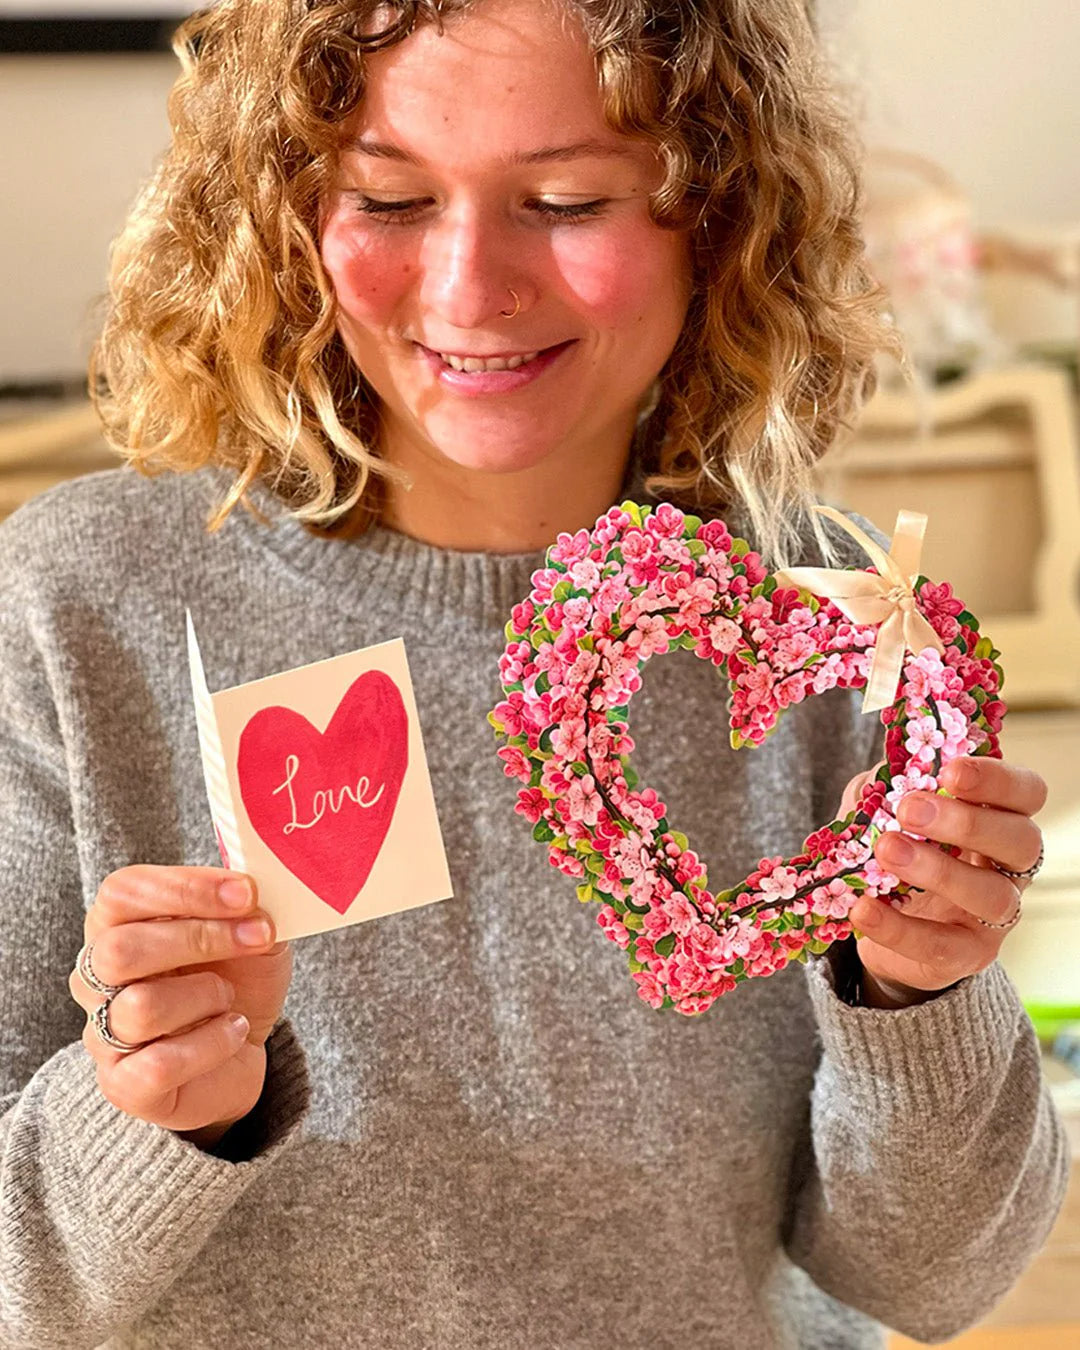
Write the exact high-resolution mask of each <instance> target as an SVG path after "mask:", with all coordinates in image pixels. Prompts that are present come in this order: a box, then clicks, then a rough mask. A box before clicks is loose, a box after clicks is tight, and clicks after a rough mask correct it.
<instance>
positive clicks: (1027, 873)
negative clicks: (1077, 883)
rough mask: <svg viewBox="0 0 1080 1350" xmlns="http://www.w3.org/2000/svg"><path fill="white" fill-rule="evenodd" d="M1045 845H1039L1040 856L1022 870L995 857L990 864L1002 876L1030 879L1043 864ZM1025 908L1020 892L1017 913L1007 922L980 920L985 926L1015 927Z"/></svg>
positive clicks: (1021, 879) (1017, 899)
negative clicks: (997, 860)
mask: <svg viewBox="0 0 1080 1350" xmlns="http://www.w3.org/2000/svg"><path fill="white" fill-rule="evenodd" d="M1043 847H1044V846H1043V844H1040V845H1039V856H1038V857H1037V858H1036V859H1035V861H1034V862H1033V863H1032V864H1031V866H1030V867H1025V868H1024V870H1023V871H1022V872H1013V871H1011V870H1010V869H1009V868H1008V867H1002V865H1001V864H1000V863H996V862H994V860H993V858H991V859H990V865H991V867H993V869H994V871H995V872H1000V873H1001V875H1002V876H1004V877H1010V878H1011V879H1012V880H1013V881H1030V880H1031V879H1032V877H1034V875H1035V873H1036V872H1038V870H1039V868H1040V867H1041V866H1042V865H1043ZM1023 908H1024V898H1023V896H1022V895H1020V894H1019V893H1018V894H1017V897H1016V913H1015V914H1014V915H1013V916H1012V918H1011V919H1008V920H1006V922H1005V923H991V922H990V920H989V919H980V920H979V922H980V923H981V924H982V926H983V927H984V928H1013V927H1015V926H1016V924H1018V923H1019V922H1020V913H1021V911H1022V910H1023Z"/></svg>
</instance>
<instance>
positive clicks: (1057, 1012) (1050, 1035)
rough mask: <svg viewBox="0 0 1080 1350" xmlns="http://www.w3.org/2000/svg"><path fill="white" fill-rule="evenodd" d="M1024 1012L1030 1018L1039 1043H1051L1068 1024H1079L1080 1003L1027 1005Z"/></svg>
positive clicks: (1026, 1003) (1025, 1003)
mask: <svg viewBox="0 0 1080 1350" xmlns="http://www.w3.org/2000/svg"><path fill="white" fill-rule="evenodd" d="M1024 1011H1025V1012H1026V1013H1027V1015H1028V1016H1029V1017H1030V1018H1031V1023H1032V1026H1034V1028H1035V1035H1036V1036H1038V1038H1039V1040H1040V1041H1052V1040H1053V1039H1054V1037H1055V1036H1056V1035H1057V1034H1058V1032H1059V1031H1061V1030H1062V1029H1063V1028H1064V1027H1066V1026H1068V1025H1069V1023H1080V1003H1028V1002H1027V1001H1025V1002H1024Z"/></svg>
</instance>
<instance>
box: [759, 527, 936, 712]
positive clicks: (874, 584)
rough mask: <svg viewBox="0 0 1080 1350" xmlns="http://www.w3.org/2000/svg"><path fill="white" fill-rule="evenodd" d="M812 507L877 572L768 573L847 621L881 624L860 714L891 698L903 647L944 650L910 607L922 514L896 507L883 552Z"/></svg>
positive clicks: (824, 569)
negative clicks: (859, 549)
mask: <svg viewBox="0 0 1080 1350" xmlns="http://www.w3.org/2000/svg"><path fill="white" fill-rule="evenodd" d="M814 510H815V511H817V512H819V513H820V514H821V515H823V516H828V517H829V519H830V520H834V521H835V522H836V523H837V525H839V526H840V528H841V529H843V530H846V531H847V532H848V534H850V535H851V537H852V538H853V539H855V540H857V541H858V542H859V543H860V544H861V545H862V547H863V548H864V549H865V550H866V552H867V553H868V554H869V555H870V557H871V559H872V560H873V563H874V566H875V567H876V568H877V569H878V572H879V574H880V575H878V576H875V575H874V574H873V573H872V572H860V571H854V572H848V571H841V570H839V569H837V568H831V567H789V568H788V569H787V570H786V571H781V572H774V573H773V575H774V576H775V577H776V581H777V584H778V585H781V586H797V587H799V588H800V589H802V590H807V591H811V592H812V593H813V594H814V595H818V596H822V597H823V598H825V599H827V600H832V601H833V602H834V604H835V605H836V607H837V609H839V610H840V611H841V612H842V613H844V614H846V615H847V617H848V618H849V619H850V620H851V621H852V623H857V624H870V623H877V624H880V625H881V626H880V628H879V629H878V635H877V642H876V644H875V646H874V657H873V660H872V661H871V663H870V672H869V674H868V676H867V680H866V691H865V693H864V695H863V705H862V710H863V712H864V713H868V712H877V711H878V710H879V709H881V708H887V707H889V706H890V705H891V704H892V703H894V702H895V701H896V686H897V683H898V682H899V679H900V671H901V668H902V666H903V663H904V651H905V649H907V650H910V651H912V652H921V651H922V650H923V649H924V648H926V647H933V648H934V650H935V651H936V652H937V653H938V654H939V655H944V654H945V644H944V643H943V642H942V640H941V638H939V637H938V635H937V633H935V632H934V629H933V628H932V627H931V626H930V623H929V622H928V621H927V619H926V618H924V616H923V615H922V614H920V613H919V611H918V610H917V609H916V607H915V581H916V578H917V577H918V576H919V556H920V554H921V553H922V545H923V534H924V533H925V531H926V516H924V515H922V514H921V513H920V512H918V511H898V512H897V515H896V529H895V530H894V531H893V537H892V546H891V547H890V549H889V552H888V553H883V552H882V550H881V547H880V545H878V544H877V543H875V542H874V540H873V539H871V538H870V536H869V535H867V534H864V533H863V531H862V530H860V529H859V527H858V525H855V524H853V523H852V522H851V521H850V520H848V518H847V516H845V515H841V513H840V512H839V511H835V510H834V509H833V508H832V507H831V506H815V507H814Z"/></svg>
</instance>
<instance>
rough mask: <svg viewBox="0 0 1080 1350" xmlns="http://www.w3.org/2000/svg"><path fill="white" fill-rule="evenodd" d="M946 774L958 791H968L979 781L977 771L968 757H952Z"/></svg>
mask: <svg viewBox="0 0 1080 1350" xmlns="http://www.w3.org/2000/svg"><path fill="white" fill-rule="evenodd" d="M948 775H949V782H950V783H951V784H952V786H953V787H954V788H956V790H957V791H958V792H970V791H971V789H972V788H973V787H974V786H975V784H976V783H977V782H978V781H979V771H978V769H977V768H976V767H975V765H974V764H972V762H971V760H969V759H954V760H953V762H952V763H951V764H949V765H948Z"/></svg>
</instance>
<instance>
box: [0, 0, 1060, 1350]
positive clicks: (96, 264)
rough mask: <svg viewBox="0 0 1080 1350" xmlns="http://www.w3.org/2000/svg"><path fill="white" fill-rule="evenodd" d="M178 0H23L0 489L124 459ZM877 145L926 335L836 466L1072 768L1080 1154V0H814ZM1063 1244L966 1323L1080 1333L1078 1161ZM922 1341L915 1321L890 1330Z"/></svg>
mask: <svg viewBox="0 0 1080 1350" xmlns="http://www.w3.org/2000/svg"><path fill="white" fill-rule="evenodd" d="M182 8H183V6H182V3H181V4H179V5H178V4H173V3H170V0H59V3H58V4H57V3H55V0H38V3H34V0H0V126H2V127H3V133H4V134H3V136H2V138H0V147H2V148H0V156H2V169H3V184H4V187H3V192H2V195H0V283H2V290H0V294H2V296H3V302H2V305H3V309H2V315H3V317H2V322H0V517H2V516H3V515H5V514H7V513H8V512H10V511H11V510H13V509H15V507H16V506H17V505H18V504H19V503H20V502H21V501H23V500H25V499H26V498H27V497H29V496H32V495H33V494H35V493H37V492H39V491H41V490H43V489H44V488H46V487H47V486H49V485H50V484H51V483H53V482H55V481H57V480H58V479H60V478H63V477H67V476H70V475H73V474H78V473H83V472H90V471H93V470H95V469H98V468H103V467H112V466H113V464H114V462H115V461H114V460H113V458H112V457H111V456H110V455H109V453H108V452H107V451H106V450H105V448H104V446H103V445H102V444H101V442H100V440H99V439H98V437H97V434H96V430H95V424H94V419H93V417H92V415H91V413H90V411H89V408H88V405H87V404H86V401H85V398H84V390H83V370H84V365H85V358H86V353H87V351H88V348H89V343H90V341H91V338H92V335H93V332H94V327H95V318H94V313H95V305H96V302H97V299H98V296H99V295H100V293H101V291H102V288H103V286H104V280H105V268H106V260H107V254H108V247H109V242H110V240H111V238H112V237H113V235H114V234H115V232H116V231H117V229H118V228H119V226H120V224H121V222H122V220H123V217H124V214H125V211H126V209H127V207H128V205H129V203H130V201H131V199H132V196H133V194H134V192H135V190H136V188H137V186H138V184H139V183H140V181H141V180H142V179H143V178H144V177H145V176H146V175H147V174H148V173H149V171H150V170H151V168H152V167H153V165H154V163H155V160H156V158H157V156H158V155H159V154H160V152H161V151H162V149H163V147H164V145H165V143H166V140H167V137H168V123H167V118H166V109H165V100H166V96H167V93H168V90H169V88H170V85H171V83H172V81H173V78H174V75H175V72H176V66H175V62H174V59H173V57H172V55H171V54H170V53H169V52H168V51H167V49H165V50H162V47H163V45H164V44H163V38H164V35H165V34H166V33H167V32H168V30H169V28H170V27H171V26H172V24H173V23H174V22H175V19H176V18H177V17H179V14H180V12H182ZM816 21H817V25H818V29H819V32H820V35H821V41H822V43H823V44H824V45H825V46H826V48H827V49H828V51H829V53H830V56H831V58H832V62H833V65H834V68H835V70H836V72H837V75H838V78H840V79H841V81H842V82H843V83H844V85H845V87H846V88H847V91H848V95H849V97H850V98H851V99H852V100H853V102H854V103H855V105H856V107H857V109H858V115H859V118H860V121H861V124H862V128H863V136H864V140H865V143H866V146H867V170H866V173H867V208H866V234H867V241H868V247H869V251H870V256H871V259H872V263H873V266H874V269H875V272H876V273H877V275H878V276H879V278H880V279H881V280H882V281H883V282H884V283H885V284H886V285H887V286H888V287H889V289H890V294H891V296H892V309H893V314H894V317H895V320H896V323H897V324H898V326H899V327H900V329H901V331H902V332H903V333H904V336H905V338H906V339H907V343H908V347H909V351H910V371H909V377H908V378H907V379H906V380H905V379H903V378H901V374H900V372H899V371H898V370H896V369H895V368H886V367H883V368H882V370H881V383H880V388H879V391H878V393H877V394H876V395H875V397H874V399H873V400H872V401H871V403H870V404H869V405H868V407H867V408H866V410H865V413H864V415H863V416H862V418H861V420H860V422H859V425H858V426H857V427H856V428H855V429H854V430H853V431H852V433H851V434H850V435H849V436H847V437H846V438H845V440H844V441H843V442H842V443H840V444H838V445H837V447H836V448H835V450H834V451H832V452H830V454H829V455H828V456H827V457H826V459H825V460H824V461H823V463H822V465H821V492H822V495H823V496H824V497H825V498H826V499H827V500H830V501H833V502H836V503H838V504H840V505H842V506H845V507H850V508H853V509H855V510H857V511H860V512H862V513H863V514H864V515H866V516H867V517H869V518H870V519H871V520H873V521H874V522H875V523H876V524H877V525H878V526H879V527H880V528H881V529H882V530H884V531H885V532H886V533H888V534H890V535H891V534H892V532H893V528H894V524H895V520H896V513H897V511H898V510H899V509H901V508H906V509H909V510H914V511H922V512H925V513H926V514H927V516H928V517H929V520H928V526H927V532H926V541H925V546H924V550H923V562H922V570H923V571H924V573H925V574H926V575H928V576H930V577H932V578H934V579H946V578H947V579H948V580H950V581H951V582H952V585H953V589H954V591H955V593H956V594H957V595H958V596H960V597H961V598H962V599H963V600H964V601H965V603H966V605H967V607H968V608H969V609H970V610H972V612H973V613H975V614H976V615H978V616H979V619H980V627H981V630H982V632H983V633H985V634H988V635H989V636H990V637H991V638H992V639H993V642H994V645H995V646H996V647H997V648H998V649H999V650H1000V651H1001V653H1002V658H1001V660H1002V664H1003V666H1004V669H1005V686H1004V691H1003V692H1004V697H1005V699H1006V701H1007V702H1008V705H1009V715H1008V717H1007V719H1006V722H1005V727H1004V731H1003V735H1002V745H1003V750H1004V753H1005V754H1006V756H1007V757H1008V758H1009V759H1011V760H1014V761H1015V762H1017V763H1019V764H1026V765H1029V766H1030V767H1032V768H1034V769H1037V770H1038V772H1039V773H1041V774H1042V776H1043V777H1044V778H1045V779H1046V781H1047V783H1048V784H1049V786H1050V797H1049V801H1048V803H1047V806H1046V808H1045V810H1044V811H1043V813H1042V814H1041V815H1040V818H1039V822H1040V824H1041V826H1042V828H1043V831H1044V834H1045V837H1046V862H1045V865H1044V867H1043V870H1042V872H1041V873H1040V875H1039V877H1038V878H1037V880H1036V881H1035V883H1034V884H1033V885H1032V887H1031V888H1030V890H1029V891H1028V892H1027V893H1026V895H1025V904H1024V921H1023V923H1022V924H1020V925H1019V926H1018V928H1017V929H1016V930H1015V932H1013V933H1010V935H1009V937H1008V939H1007V940H1006V943H1005V946H1004V948H1003V951H1002V962H1003V964H1004V965H1005V967H1006V969H1007V970H1008V972H1009V974H1010V976H1011V977H1012V979H1013V980H1014V982H1015V983H1016V985H1017V987H1018V989H1019V990H1020V993H1021V996H1022V998H1023V999H1024V1002H1025V1005H1026V1007H1027V1008H1028V1011H1029V1013H1030V1015H1031V1017H1032V1020H1033V1022H1034V1023H1035V1026H1036V1029H1037V1031H1038V1033H1039V1036H1040V1039H1041V1042H1042V1045H1043V1048H1044V1052H1045V1053H1044V1065H1045V1072H1046V1075H1047V1078H1048V1080H1049V1082H1050V1084H1051V1087H1052V1090H1053V1092H1054V1094H1055V1098H1056V1100H1057V1102H1058V1104H1059V1106H1060V1108H1061V1110H1062V1112H1063V1114H1064V1115H1065V1118H1066V1120H1067V1121H1068V1122H1069V1125H1070V1130H1071V1133H1072V1136H1073V1139H1074V1150H1075V1152H1076V1154H1077V1156H1078V1157H1080V599H1078V587H1077V576H1078V567H1077V564H1078V560H1080V448H1078V434H1077V421H1078V399H1077V353H1078V341H1080V172H1078V170H1077V146H1078V145H1080V96H1078V94H1077V92H1076V90H1077V83H1078V75H1080V60H1078V57H1077V53H1078V52H1080V6H1078V5H1077V4H1076V3H1075V0H1040V3H1039V4H1038V5H1037V6H1032V5H1030V4H1026V3H1023V2H1022V0H996V2H995V3H992V4H989V3H986V0H950V3H948V4H942V3H940V0H906V2H905V3H904V4H902V5H901V4H897V3H896V2H895V0H888V2H887V0H818V4H817V7H816ZM1073 1170H1074V1176H1075V1177H1076V1180H1075V1181H1074V1185H1073V1188H1072V1192H1071V1194H1070V1197H1069V1201H1068V1202H1067V1204H1066V1207H1065V1210H1064V1211H1063V1213H1062V1215H1061V1218H1060V1219H1059V1222H1058V1224H1057V1226H1056V1228H1055V1230H1054V1232H1053V1233H1052V1234H1051V1236H1050V1239H1049V1241H1048V1243H1047V1245H1046V1248H1045V1250H1044V1251H1043V1252H1042V1254H1041V1255H1040V1256H1039V1257H1038V1258H1037V1260H1036V1262H1035V1264H1034V1265H1033V1266H1032V1268H1031V1269H1030V1270H1029V1271H1028V1272H1027V1274H1026V1275H1025V1276H1024V1277H1023V1279H1022V1280H1021V1281H1020V1283H1019V1284H1018V1285H1017V1287H1016V1288H1015V1289H1014V1290H1013V1291H1012V1292H1011V1293H1010V1294H1009V1295H1008V1296H1007V1298H1006V1299H1005V1300H1004V1302H1003V1303H1002V1304H1001V1305H999V1307H998V1308H997V1309H996V1310H995V1312H994V1313H993V1315H992V1316H991V1317H990V1318H988V1319H987V1321H986V1323H985V1325H984V1326H982V1327H980V1328H979V1329H978V1330H976V1331H973V1332H970V1333H968V1334H967V1335H966V1336H963V1337H961V1338H959V1339H958V1340H955V1341H953V1342H951V1344H953V1345H956V1346H958V1347H963V1348H964V1350H976V1348H977V1347H984V1348H986V1347H999V1348H1001V1350H1004V1348H1005V1347H1008V1348H1009V1350H1021V1347H1022V1350H1049V1348H1050V1347H1060V1348H1061V1350H1064V1347H1066V1346H1068V1347H1070V1350H1075V1347H1077V1346H1080V1167H1078V1166H1074V1169H1073ZM911 1344H913V1343H912V1342H905V1341H904V1340H903V1338H901V1337H897V1338H896V1339H895V1341H894V1343H893V1348H892V1350H900V1347H902V1346H908V1345H911Z"/></svg>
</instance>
